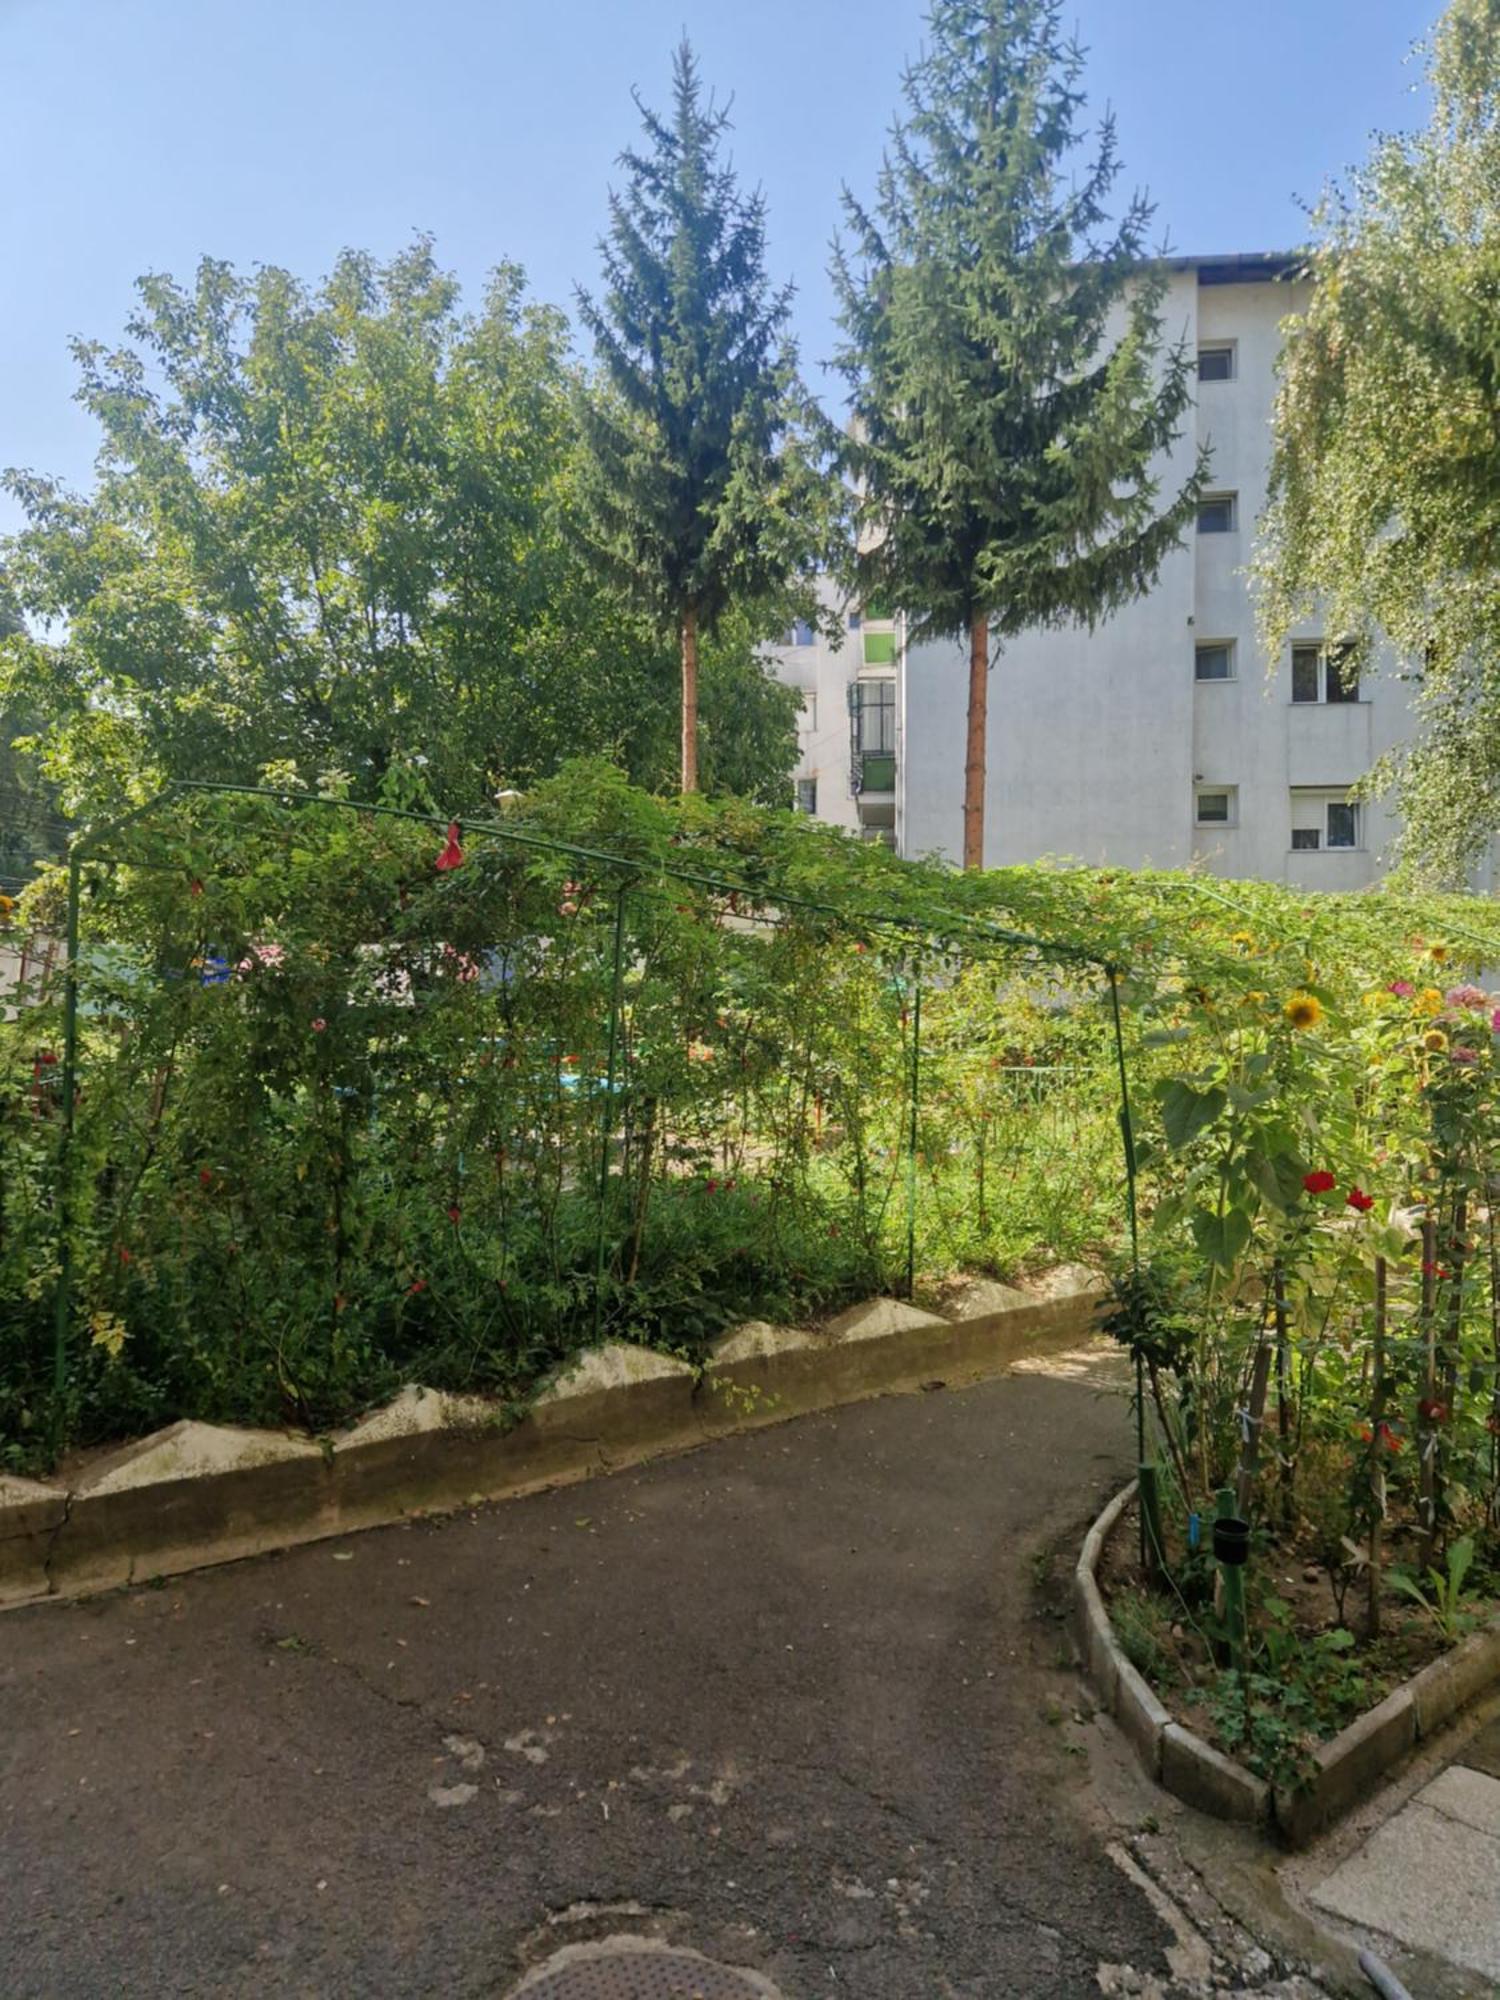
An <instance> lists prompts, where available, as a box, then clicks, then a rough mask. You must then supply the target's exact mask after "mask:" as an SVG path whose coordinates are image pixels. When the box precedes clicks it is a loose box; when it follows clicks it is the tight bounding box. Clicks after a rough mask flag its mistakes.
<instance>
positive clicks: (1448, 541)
mask: <svg viewBox="0 0 1500 2000" xmlns="http://www.w3.org/2000/svg"><path fill="white" fill-rule="evenodd" d="M1428 54H1429V75H1430V79H1431V82H1432V87H1433V97H1434V103H1433V114H1432V120H1431V123H1430V124H1429V126H1428V128H1427V129H1426V131H1424V132H1422V133H1419V134H1418V135H1416V136H1415V137H1409V138H1403V137H1385V138H1382V139H1380V140H1379V141H1378V142H1377V144H1376V147H1375V150H1374V152H1373V155H1372V157H1371V159H1370V160H1369V162H1368V163H1367V165H1366V166H1365V167H1364V168H1363V169H1362V170H1361V171H1360V172H1359V173H1358V174H1357V175H1356V176H1355V179H1354V182H1353V185H1352V189H1351V190H1350V192H1349V193H1348V194H1347V195H1346V194H1343V193H1340V192H1338V191H1334V192H1332V193H1330V194H1329V195H1328V197H1327V198H1326V199H1325V201H1324V203H1323V205H1322V207H1321V209H1320V210H1319V211H1318V213H1317V216H1316V224H1317V235H1316V238H1315V241H1314V243H1313V245H1312V247H1311V249H1310V251H1309V253H1308V261H1307V270H1308V275H1309V276H1310V277H1311V278H1312V280H1313V287H1312V293H1311V298H1310V302H1309V304H1308V306H1307V309H1306V311H1305V312H1303V313H1302V314H1300V315H1299V316H1297V317H1295V318H1293V319H1292V320H1291V321H1289V323H1288V327H1287V337H1286V347H1285V353H1284V357H1283V372H1282V382H1281V389H1280V393H1279V396H1278V401H1277V409H1276V445H1275V453H1274V458H1273V461H1272V468H1271V506H1270V509H1269V511H1268V513H1267V516H1266V519H1265V521H1264V523H1263V529H1262V541H1261V547H1260V551H1259V555H1258V563H1257V567H1258V571H1259V575H1260V579H1261V582H1262V585H1263V587H1264V597H1263V603H1262V629H1263V634H1264V638H1265V641H1266V644H1267V647H1268V649H1269V650H1270V651H1271V652H1272V653H1273V654H1275V653H1278V652H1279V650H1280V648H1281V646H1282V645H1283V643H1284V642H1285V640H1286V638H1287V635H1288V634H1289V632H1290V631H1291V630H1292V628H1293V626H1294V625H1295V624H1296V623H1297V622H1298V621H1299V620H1302V619H1305V618H1317V619H1318V620H1319V621H1320V622H1321V623H1322V625H1323V629H1324V630H1326V631H1328V632H1331V633H1338V634H1340V635H1343V634H1348V635H1349V639H1350V642H1351V655H1350V657H1351V659H1352V660H1353V661H1354V662H1355V663H1356V664H1357V666H1358V668H1359V670H1360V671H1362V672H1368V671H1370V670H1371V669H1372V668H1374V667H1377V666H1379V665H1380V664H1381V660H1380V644H1381V641H1382V640H1388V641H1389V642H1390V644H1391V645H1392V646H1393V647H1394V649H1395V651H1396V653H1397V654H1398V655H1399V657H1400V661H1401V666H1400V668H1399V671H1400V672H1401V673H1402V675H1403V677H1404V678H1406V679H1408V680H1409V681H1410V682H1411V684H1412V686H1413V689H1414V696H1415V708H1416V715H1417V719H1418V721H1419V723H1420V724H1421V730H1420V733H1419V735H1418V737H1417V739H1416V741H1415V743H1414V744H1413V746H1412V747H1411V748H1410V749H1409V750H1407V751H1404V752H1401V753H1399V754H1397V755H1396V756H1394V757H1393V758H1391V759H1388V760H1387V762H1386V763H1385V764H1384V765H1383V766H1382V767H1381V768H1380V770H1379V771H1378V772H1377V774H1376V778H1375V784H1376V785H1383V784H1386V783H1389V782H1395V784H1396V786H1397V789H1398V795H1399V800H1400V805H1401V809H1402V814H1403V819H1404V829H1405V830H1404V833H1403V836H1402V849H1401V851H1402V855H1403V857H1404V859H1405V861H1406V862H1407V864H1408V866H1409V868H1410V869H1411V871H1412V872H1413V873H1414V874H1416V875H1417V876H1419V877H1420V878H1422V879H1423V880H1427V881H1449V882H1458V881H1462V880H1463V879H1464V877H1465V876H1466V875H1467V873H1468V872H1469V870H1470V868H1471V867H1472V866H1473V864H1474V863H1475V862H1476V860H1478V859H1479V858H1480V857H1481V856H1482V855H1483V854H1484V853H1485V851H1486V850H1487V848H1488V845H1489V842H1490V839H1491V837H1492V836H1493V834H1494V832H1495V830H1496V828H1497V826H1500V804H1497V801H1500V782H1497V780H1500V637H1497V635H1500V553H1497V550H1500V432H1497V428H1496V424H1495V407H1496V402H1497V397H1500V386H1497V384H1500V347H1497V340H1496V332H1495V326H1496V318H1495V309H1494V308H1495V299H1496V297H1497V294H1500V111H1497V106H1500V0H1452V4H1450V5H1449V7H1448V9H1447V11H1446V13H1445V14H1444V15H1443V18H1442V20H1441V21H1440V23H1439V24H1438V28H1437V31H1436V35H1435V37H1434V39H1433V42H1432V45H1431V47H1430V49H1429V51H1428Z"/></svg>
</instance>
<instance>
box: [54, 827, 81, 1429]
mask: <svg viewBox="0 0 1500 2000" xmlns="http://www.w3.org/2000/svg"><path fill="white" fill-rule="evenodd" d="M81 861H82V855H81V853H80V851H79V847H78V846H77V845H76V844H75V845H74V847H73V848H72V850H71V851H70V853H69V855H68V924H67V932H66V936H65V939H64V943H63V1060H62V1099H63V1101H62V1137H61V1139H60V1140H59V1142H58V1149H57V1289H56V1292H55V1293H54V1295H53V1302H52V1443H53V1448H54V1450H60V1449H61V1447H62V1443H63V1435H64V1424H63V1397H64V1395H65V1393H66V1391H67V1386H68V1330H69V1327H70V1325H71V1323H72V1318H73V1117H74V1102H73V1100H74V1098H75V1096H76V1095H77V1076H78V911H79V902H80V897H79V876H80V864H81Z"/></svg>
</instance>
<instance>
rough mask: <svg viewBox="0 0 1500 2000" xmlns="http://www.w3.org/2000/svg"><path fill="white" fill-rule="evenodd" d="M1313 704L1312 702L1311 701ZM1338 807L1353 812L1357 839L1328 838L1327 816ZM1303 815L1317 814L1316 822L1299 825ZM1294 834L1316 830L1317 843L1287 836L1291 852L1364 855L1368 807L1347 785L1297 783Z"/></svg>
mask: <svg viewBox="0 0 1500 2000" xmlns="http://www.w3.org/2000/svg"><path fill="white" fill-rule="evenodd" d="M1309 705H1310V704H1309ZM1335 806H1339V807H1342V808H1346V809H1347V810H1348V811H1349V812H1351V813H1353V815H1354V839H1353V840H1352V841H1340V842H1338V844H1337V845H1335V844H1334V843H1333V842H1332V841H1330V840H1329V838H1328V816H1329V813H1330V812H1331V811H1332V810H1333V808H1334V807H1335ZM1299 811H1300V814H1301V815H1302V816H1303V817H1304V818H1305V817H1307V816H1309V815H1312V814H1316V819H1317V823H1316V825H1303V826H1300V827H1299V826H1298V825H1297V824H1296V820H1297V818H1298V816H1299ZM1291 818H1292V822H1293V824H1292V828H1291V834H1292V835H1295V834H1298V833H1316V835H1317V836H1318V839H1317V845H1316V846H1314V847H1297V846H1294V845H1292V841H1291V836H1290V835H1289V836H1288V852H1289V853H1292V854H1363V853H1364V852H1365V834H1366V824H1365V809H1364V800H1363V799H1351V798H1350V797H1349V793H1348V788H1347V787H1341V786H1338V785H1329V786H1321V785H1294V786H1293V787H1292V796H1291Z"/></svg>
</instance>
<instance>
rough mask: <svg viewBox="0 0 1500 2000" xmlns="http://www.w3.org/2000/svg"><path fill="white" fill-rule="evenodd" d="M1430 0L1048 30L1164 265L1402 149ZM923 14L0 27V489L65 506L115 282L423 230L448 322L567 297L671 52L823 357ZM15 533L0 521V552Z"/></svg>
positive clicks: (553, 14) (767, 11) (517, 13)
mask: <svg viewBox="0 0 1500 2000" xmlns="http://www.w3.org/2000/svg"><path fill="white" fill-rule="evenodd" d="M1439 4H1440V0H1254V4H1253V5H1251V6H1248V7H1246V6H1239V7H1227V6H1225V7H1216V6H1209V5H1204V4H1203V0H1075V6H1074V8H1073V18H1075V19H1076V21H1077V24H1078V28H1079V31H1080V34H1081V37H1082V39H1083V41H1084V42H1085V43H1086V44H1087V46H1088V48H1089V51H1090V59H1089V71H1088V88H1089V93H1090V99H1091V109H1093V108H1097V107H1100V106H1102V105H1103V104H1104V103H1105V102H1106V101H1108V102H1110V103H1112V104H1113V106H1114V108H1115V111H1116V114H1117V116H1118V120H1119V130H1120V140H1121V147H1122V152H1123V155H1124V160H1125V168H1126V173H1125V176H1124V177H1123V178H1124V179H1125V180H1128V181H1129V182H1130V183H1132V184H1135V183H1142V184H1144V185H1145V186H1147V187H1148V188H1149V189H1150V191H1151V193H1152V195H1153V196H1154V197H1155V199H1156V201H1157V203H1158V217H1159V221H1160V224H1161V225H1162V226H1163V228H1164V229H1165V230H1166V231H1167V232H1168V233H1169V235H1170V238H1171V241H1172V244H1173V247H1174V248H1176V249H1178V250H1181V251H1202V250H1214V251H1220V250H1245V249H1272V248H1281V247H1283V246H1285V245H1287V244H1289V243H1291V242H1294V241H1296V240H1297V238H1298V236H1299V234H1300V231H1301V216H1300V211H1299V209H1298V206H1297V201H1298V198H1299V197H1302V198H1310V197H1313V196H1315V195H1316V194H1317V192H1318V190H1319V188H1320V186H1321V185H1322V183H1323V182H1324V180H1325V179H1326V178H1327V177H1328V176H1329V175H1331V174H1335V173H1338V172H1339V171H1341V170H1342V169H1343V168H1344V167H1346V166H1347V165H1348V164H1349V163H1350V162H1351V161H1354V160H1357V159H1359V158H1361V157H1362V156H1363V155H1364V153H1365V151H1366V148H1367V144H1368V140H1369V136H1370V134H1371V132H1372V131H1373V130H1375V129H1377V128H1379V129H1387V130H1389V129H1393V128H1404V127H1409V126H1411V125H1413V124H1415V123H1417V122H1419V120H1420V115H1421V101H1420V99H1419V98H1417V97H1414V95H1413V90H1414V86H1415V85H1416V84H1417V82H1418V80H1419V79H1418V73H1417V71H1416V69H1415V67H1414V66H1413V65H1411V64H1409V63H1408V62H1406V60H1405V58H1406V55H1407V52H1408V50H1409V48H1410V46H1411V44H1412V42H1413V41H1414V40H1415V39H1416V38H1417V37H1418V36H1420V35H1421V34H1423V33H1425V31H1426V30H1427V28H1428V27H1429V26H1430V25H1431V22H1432V19H1433V17H1434V16H1435V14H1436V12H1437V11H1438V7H1439ZM923 11H924V0H750V3H749V4H746V0H733V4H731V3H730V0H525V4H518V0H248V4H247V0H0V79H3V83H0V92H3V95H0V104H3V116H0V189H3V190H4V192H3V196H0V204H3V205H0V269H3V270H4V272H5V281H6V293H7V302H6V306H5V309H4V311H3V313H0V466H3V465H20V466H28V467H32V468H34V469H36V470H38V471H46V472H50V473H54V474H57V475H59V476H61V477H63V478H64V479H66V480H68V481H70V482H73V483H75V484H86V483H87V481H88V479H89V476H90V468H91V464H92V458H93V449H94V439H93V435H92V430H91V426H90V425H89V423H88V421H87V419H86V418H85V417H84V415H83V413H82V412H81V411H80V410H78V409H77V408H76V407H75V406H74V404H73V403H72V401H71V397H72V391H73V386H74V371H73V365H72V362H71V359H70V357H69V354H68V351H67V342H68V339H69V337H70V336H71V335H73V334H83V335H87V336H94V337H100V338H112V337H114V336H116V335H118V333H119V332H120V330H121V328H122V326H123V322H124V320H125V317H126V314H127V313H128V311H129V309H130V304H131V285H132V281H133V280H134V278H135V277H136V276H137V275H138V274H139V273H140V272H142V271H145V270H153V269H154V270H163V271H170V272H173V273H174V274H176V275H178V276H187V275H188V274H189V273H190V272H191V270H192V268H193V266H194V264H195V263H196V261H197V259H198V258H199V257H200V256H201V255H203V254H205V253H207V254H212V255H214V256H218V257H224V258H227V259H229V260H230V261H232V262H234V263H236V264H240V265H250V264H254V263H258V262H259V263H279V264H284V265H286V266H288V267H290V268H291V269H292V270H294V271H296V272H298V273H300V274H303V275H305V276H308V277H313V276H316V275H318V274H319V273H321V272H322V271H324V270H326V268H327V267H328V265H329V263H330V262H331V260H332V259H333V257H334V256H335V255H336V254H337V252H338V251H339V249H340V248H342V247H343V246H345V245H351V244H352V245H358V246H361V247H365V248H369V249H371V250H373V251H375V252H376V253H378V254H379V253H387V252H390V251H392V250H394V249H395V248H396V247H397V246H398V245H400V244H401V243H402V242H403V241H405V240H406V239H407V238H408V237H409V236H410V234H411V233H412V232H413V231H414V230H418V229H424V230H430V231H431V232H432V233H433V234H434V236H435V237H436V239H437V248H438V253H439V255H440V256H441V258H442V259H443V261H444V262H445V263H446V264H447V265H448V266H450V267H451V268H452V269H454V270H456V271H457V272H458V274H459V276H460V277H461V279H462V280H463V282H464V287H465V290H466V292H467V293H469V295H470V296H471V297H477V293H478V289H479V286H480V283H481V280H482V278H483V274H484V272H485V271H486V269H487V268H488V267H489V266H490V265H491V264H492V263H494V262H496V261H497V260H499V259H500V258H513V259H515V260H517V261H519V262H520V263H521V264H523V265H524V266H525V268H526V270H527V272H528V273H529V276H530V280H531V284H532V287H533V289H534V290H535V292H537V293H538V294H539V295H540V296H541V297H543V298H545V299H548V300H552V301H555V302H558V303H566V302H567V301H568V300H569V298H570V296H571V292H572V287H573V286H574V284H575V283H577V282H579V281H580V280H581V281H585V282H591V281H592V280H593V278H594V275H595V268H596V258H595V249H594V245H595V241H596V238H597V236H598V233H599V229H600V226H601V221H602V216H603V201H604V191H605V187H606V185H607V183H608V181H609V180H610V177H611V173H612V171H613V161H614V157H615V155H616V154H617V153H618V152H619V150H620V148H621V146H622V145H624V144H625V143H626V142H627V141H629V140H630V139H631V138H632V136H633V133H634V111H633V107H632V105H631V102H630V87H631V85H632V84H639V85H640V86H641V88H642V90H643V91H644V93H645V94H646V96H647V98H648V100H651V99H654V100H655V101H657V102H660V101H661V100H662V98H663V97H664V96H665V90H666V78H667V70H668V61H669V56H670V52H671V48H672V45H673V43H674V42H675V40H676V38H677V35H678V33H679V31H680V29H681V28H682V27H683V26H684V25H685V26H686V27H687V29H688V32H689V34H690V36H691V37H692V39H693V40H694V42H695V43H696V45H697V47H698V49H699V52H700V55H701V59H702V63H703V70H704V75H705V78H706V79H707V80H708V81H711V82H713V83H714V84H716V85H717V86H719V87H720V88H721V89H727V90H732V91H733V93H734V98H735V112H734V116H735V127H736V131H735V140H734V151H735V158H736V162H737V164H738V166H739V167H740V169H741V171H742V173H743V175H744V176H745V177H746V178H747V179H748V180H751V181H759V182H760V183H762V184H763V185H764V188H765V190H766V194H767V196H768V199H769V203H770V234H771V263H772V268H773V271H774V272H775V274H776V275H778V276H786V277H791V278H794V279H795V280H796V282H797V285H798V287H799V298H798V304H797V322H798V331H799V334H800V337H801V342H802V348H803V354H804V359H805V361H806V362H807V364H808V369H809V374H810V376H811V377H812V379H813V380H814V381H815V382H816V381H818V380H819V375H818V370H817V363H818V362H819V361H820V360H822V359H823V358H825V357H826V356H827V354H828V353H829V351H830V344H831V329H830V318H829V315H830V295H829V287H828V282H827V277H826V268H825V267H826V262H827V256H826V246H827V243H828V239H829V236H830V234H831V232H832V230H833V228H834V226H835V223H836V220H837V197H838V189H839V183H840V181H841V180H847V181H848V182H849V183H850V185H851V186H852V187H854V188H855V189H856V190H857V191H868V190H869V188H870V185H871V182H872V179H873V175H874V171H875V167H876V164H877V161H878V157H879V152H880V147H881V142H882V138H883V135H884V132H885V130H886V127H887V125H888V122H889V119H890V116H891V113H892V110H893V109H894V107H895V105H896V102H897V84H898V76H899V71H900V66H901V61H902V57H903V55H904V54H906V53H908V52H910V51H912V50H913V49H914V48H915V46H916V45H917V43H918V41H919V39H920V35H921V22H922V14H923ZM15 523H16V515H15V511H14V509H13V508H12V507H11V505H10V503H9V502H0V529H3V528H5V527H8V526H13V525H15Z"/></svg>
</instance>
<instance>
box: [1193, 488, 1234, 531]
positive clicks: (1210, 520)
mask: <svg viewBox="0 0 1500 2000" xmlns="http://www.w3.org/2000/svg"><path fill="white" fill-rule="evenodd" d="M1237 499H1238V496H1237V495H1235V494H1233V493H1205V494H1204V496H1203V498H1202V499H1201V500H1200V501H1199V502H1198V533H1199V534H1200V535H1232V534H1233V533H1234V530H1235V526H1236V515H1237V513H1238V506H1237Z"/></svg>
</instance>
